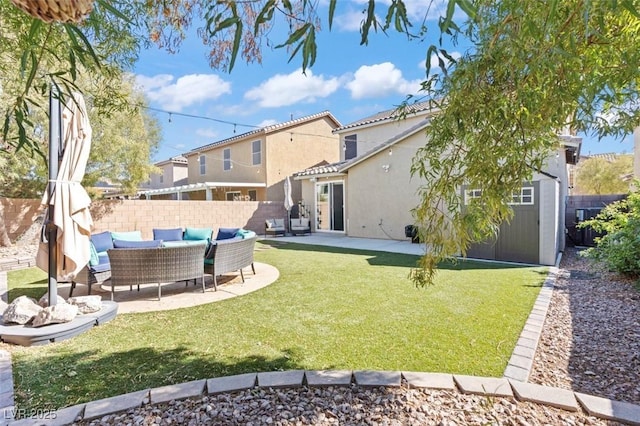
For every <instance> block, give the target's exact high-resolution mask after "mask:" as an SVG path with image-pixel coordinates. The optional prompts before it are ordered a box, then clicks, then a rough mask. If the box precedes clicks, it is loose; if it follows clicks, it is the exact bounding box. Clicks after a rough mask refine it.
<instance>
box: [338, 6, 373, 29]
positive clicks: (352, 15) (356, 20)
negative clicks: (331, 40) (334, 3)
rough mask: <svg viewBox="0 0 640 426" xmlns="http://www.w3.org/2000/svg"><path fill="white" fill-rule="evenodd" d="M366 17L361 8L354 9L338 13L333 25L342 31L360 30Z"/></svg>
mask: <svg viewBox="0 0 640 426" xmlns="http://www.w3.org/2000/svg"><path fill="white" fill-rule="evenodd" d="M365 17H366V15H365V14H363V13H362V11H361V10H352V11H350V12H346V13H343V14H340V15H336V17H335V18H334V21H333V25H335V27H336V28H337V29H339V30H341V31H360V25H362V21H363V20H364V18H365Z"/></svg>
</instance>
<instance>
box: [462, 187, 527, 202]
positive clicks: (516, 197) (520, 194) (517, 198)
mask: <svg viewBox="0 0 640 426" xmlns="http://www.w3.org/2000/svg"><path fill="white" fill-rule="evenodd" d="M481 196H482V190H481V189H467V190H465V191H464V203H465V205H468V204H470V203H471V200H473V199H476V198H480V197H481ZM534 201H535V199H534V189H533V186H523V187H521V188H520V190H517V191H514V192H513V194H511V201H509V203H508V204H510V205H512V206H532V205H533V204H534Z"/></svg>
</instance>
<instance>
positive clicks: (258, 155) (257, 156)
mask: <svg viewBox="0 0 640 426" xmlns="http://www.w3.org/2000/svg"><path fill="white" fill-rule="evenodd" d="M260 148H261V144H260V141H253V142H252V143H251V156H252V157H253V165H254V166H257V165H258V164H261V163H262V151H261V150H260Z"/></svg>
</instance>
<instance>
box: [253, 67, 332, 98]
mask: <svg viewBox="0 0 640 426" xmlns="http://www.w3.org/2000/svg"><path fill="white" fill-rule="evenodd" d="M339 87H340V82H339V79H338V78H335V77H333V78H329V79H326V78H325V77H324V76H322V75H319V76H315V75H313V73H312V72H311V70H307V75H304V74H302V69H301V68H298V69H297V70H295V71H294V72H292V73H291V74H286V75H285V74H276V75H274V76H273V77H271V78H270V79H268V80H266V81H264V82H263V83H262V84H260V85H259V86H257V87H254V88H252V89H249V90H248V91H247V92H246V93H245V94H244V98H245V99H247V100H249V101H257V102H258V106H260V107H263V108H276V107H281V106H287V105H293V104H295V103H298V102H307V103H310V102H315V100H316V99H317V98H326V97H327V96H329V95H331V94H332V93H333V92H335V91H336V90H338V88H339Z"/></svg>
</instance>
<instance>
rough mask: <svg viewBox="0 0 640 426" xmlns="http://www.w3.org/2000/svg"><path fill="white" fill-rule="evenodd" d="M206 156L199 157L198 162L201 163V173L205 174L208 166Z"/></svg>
mask: <svg viewBox="0 0 640 426" xmlns="http://www.w3.org/2000/svg"><path fill="white" fill-rule="evenodd" d="M205 161H206V157H205V156H204V155H201V156H200V157H199V158H198V162H199V163H200V174H201V175H204V174H205V173H206V172H207V167H206V163H205Z"/></svg>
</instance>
